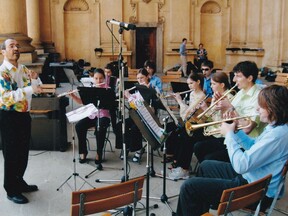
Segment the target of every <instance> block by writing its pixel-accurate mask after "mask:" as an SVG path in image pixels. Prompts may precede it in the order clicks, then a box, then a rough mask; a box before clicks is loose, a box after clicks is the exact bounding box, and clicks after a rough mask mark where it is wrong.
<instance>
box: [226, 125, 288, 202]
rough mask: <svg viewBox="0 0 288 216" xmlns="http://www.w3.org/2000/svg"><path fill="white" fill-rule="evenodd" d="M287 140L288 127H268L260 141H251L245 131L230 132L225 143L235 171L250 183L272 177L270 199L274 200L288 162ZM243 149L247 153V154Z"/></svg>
mask: <svg viewBox="0 0 288 216" xmlns="http://www.w3.org/2000/svg"><path fill="white" fill-rule="evenodd" d="M287 140H288V124H285V125H281V126H272V125H267V126H266V127H265V129H264V131H263V133H262V134H261V135H260V136H259V137H257V138H256V139H254V138H251V137H249V136H248V135H246V134H245V133H244V132H243V131H242V130H240V131H239V132H238V133H236V134H234V133H233V132H229V133H227V134H226V138H225V141H224V143H225V144H226V145H227V149H228V154H229V158H230V161H231V164H232V166H233V168H234V170H235V171H236V172H237V173H239V174H242V176H243V178H245V179H246V180H247V181H248V182H249V183H251V182H254V181H257V180H259V179H260V178H263V177H264V176H266V175H268V174H272V179H271V182H270V184H269V186H268V191H267V194H266V195H267V196H268V197H274V196H275V194H276V192H277V186H278V183H279V181H280V178H281V172H282V168H283V166H284V164H285V162H286V160H287V158H288V144H287ZM241 148H243V149H245V151H244V152H243V151H242V149H241ZM283 191H284V190H282V192H283ZM281 195H283V193H282V194H281Z"/></svg>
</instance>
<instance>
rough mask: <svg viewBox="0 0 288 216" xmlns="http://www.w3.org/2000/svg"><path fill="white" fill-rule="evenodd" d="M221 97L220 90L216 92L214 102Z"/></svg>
mask: <svg viewBox="0 0 288 216" xmlns="http://www.w3.org/2000/svg"><path fill="white" fill-rule="evenodd" d="M220 97H222V94H221V93H220V92H218V91H216V92H214V94H213V98H212V102H213V101H217V100H218V99H219V98H220Z"/></svg>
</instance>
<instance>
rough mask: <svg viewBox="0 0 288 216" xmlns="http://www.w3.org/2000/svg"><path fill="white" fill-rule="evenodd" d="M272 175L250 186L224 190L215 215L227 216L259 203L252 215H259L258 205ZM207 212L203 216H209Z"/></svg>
mask: <svg viewBox="0 0 288 216" xmlns="http://www.w3.org/2000/svg"><path fill="white" fill-rule="evenodd" d="M271 178H272V175H271V174H270V175H267V176H266V177H264V178H262V179H259V180H258V181H255V182H252V183H250V184H246V185H242V186H239V187H235V188H230V189H227V190H224V191H223V193H222V196H221V199H220V204H219V206H218V209H217V215H228V213H230V212H232V211H235V210H239V209H243V208H245V207H247V206H249V205H252V204H254V203H257V202H259V204H258V206H257V209H256V211H255V214H254V215H259V211H260V205H261V202H262V200H263V198H264V197H265V194H266V191H267V188H268V185H269V183H270V180H271ZM210 215H212V214H210V213H209V212H207V213H205V214H203V216H210Z"/></svg>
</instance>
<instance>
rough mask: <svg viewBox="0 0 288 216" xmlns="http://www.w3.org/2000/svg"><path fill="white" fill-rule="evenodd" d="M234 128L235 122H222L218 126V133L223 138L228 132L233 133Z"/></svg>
mask: <svg viewBox="0 0 288 216" xmlns="http://www.w3.org/2000/svg"><path fill="white" fill-rule="evenodd" d="M236 126H237V123H236V122H235V121H233V122H232V123H231V124H228V123H226V122H223V123H222V124H221V126H220V132H221V134H223V135H224V136H225V135H226V134H227V133H228V132H230V131H233V132H234V131H235V130H236Z"/></svg>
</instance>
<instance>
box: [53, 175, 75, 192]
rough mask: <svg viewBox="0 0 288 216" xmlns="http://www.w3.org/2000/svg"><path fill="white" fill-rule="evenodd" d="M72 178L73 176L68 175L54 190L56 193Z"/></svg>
mask: <svg viewBox="0 0 288 216" xmlns="http://www.w3.org/2000/svg"><path fill="white" fill-rule="evenodd" d="M72 176H73V174H72V175H70V176H69V177H68V178H67V179H66V180H65V181H64V182H63V183H62V184H61V185H60V186H59V187H58V188H57V189H56V190H57V191H59V190H60V188H62V187H63V185H64V184H66V183H67V182H68V181H69V180H70V179H71V178H72Z"/></svg>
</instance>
